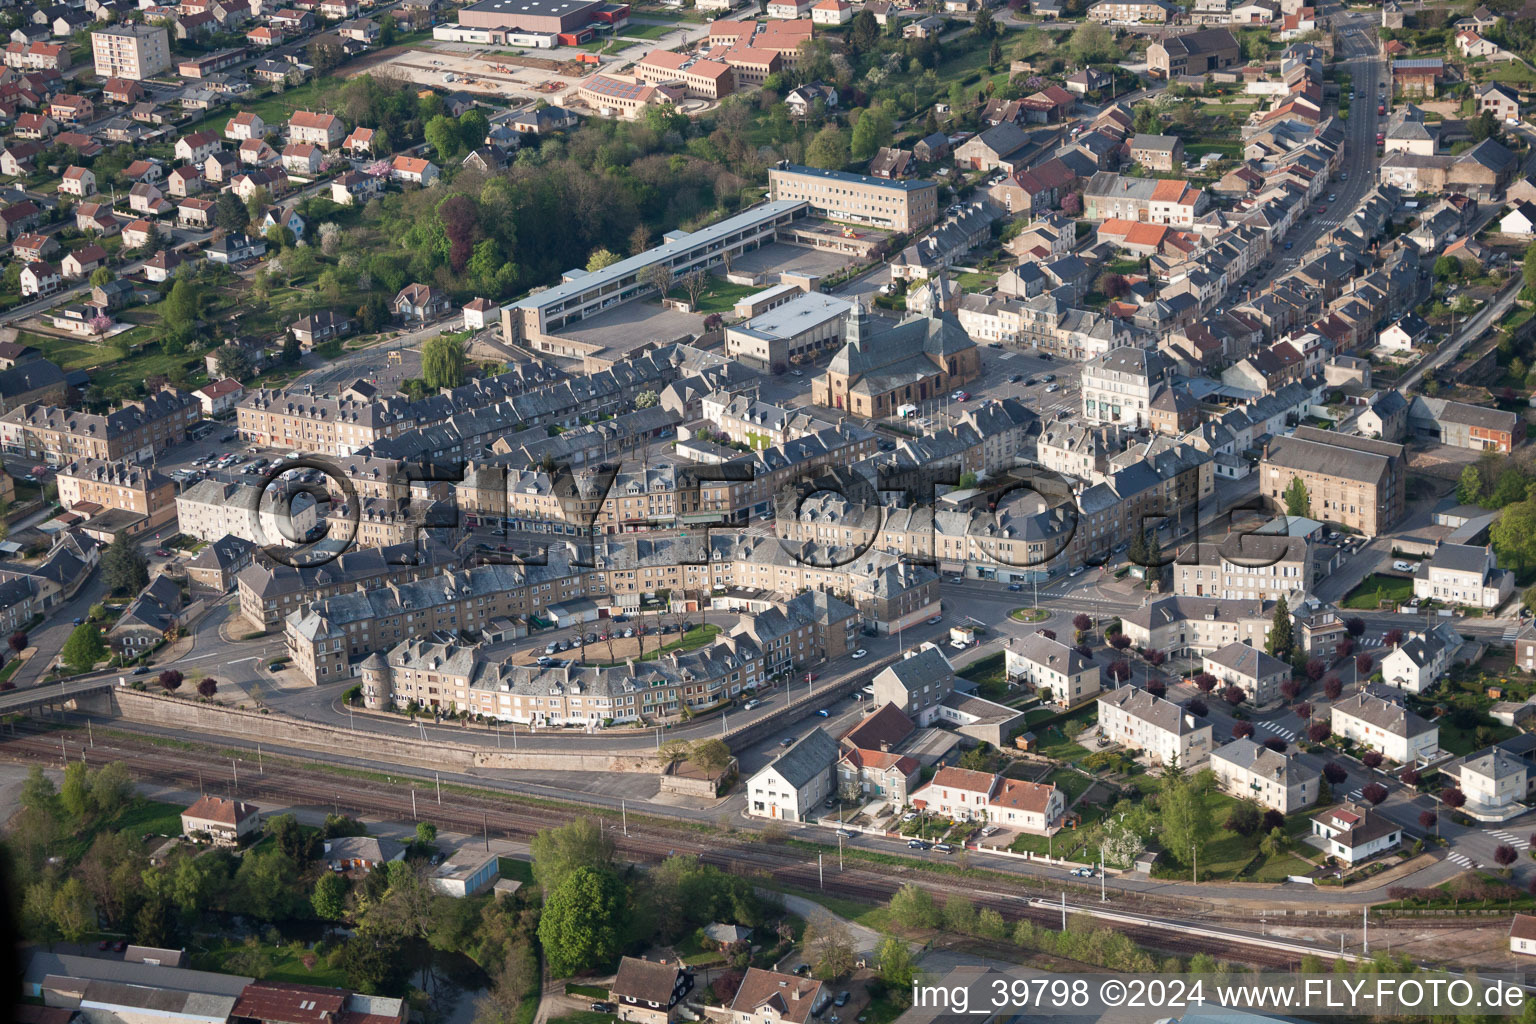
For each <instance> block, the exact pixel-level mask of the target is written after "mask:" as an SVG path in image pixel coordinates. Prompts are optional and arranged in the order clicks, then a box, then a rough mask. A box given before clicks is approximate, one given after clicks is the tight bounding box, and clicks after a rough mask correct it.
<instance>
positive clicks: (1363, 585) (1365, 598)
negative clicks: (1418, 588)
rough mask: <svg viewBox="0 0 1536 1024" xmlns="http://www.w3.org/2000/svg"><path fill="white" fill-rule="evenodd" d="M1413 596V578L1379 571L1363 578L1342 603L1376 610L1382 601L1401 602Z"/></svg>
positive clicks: (1345, 605)
mask: <svg viewBox="0 0 1536 1024" xmlns="http://www.w3.org/2000/svg"><path fill="white" fill-rule="evenodd" d="M1412 598H1413V580H1411V579H1409V578H1408V577H1406V576H1385V575H1383V574H1381V573H1379V572H1373V573H1371V574H1370V575H1369V576H1367V577H1366V578H1365V579H1363V580H1361V581H1360V585H1359V586H1357V587H1355V589H1354V590H1351V591H1350V592H1349V594H1348V596H1346V597H1345V598H1344V600H1343V601H1341V602H1340V604H1342V605H1343V606H1344V607H1345V608H1360V609H1369V610H1372V611H1374V610H1375V609H1376V608H1378V607H1379V606H1380V602H1382V601H1390V602H1392V603H1394V604H1400V603H1402V602H1404V601H1408V600H1411V599H1412Z"/></svg>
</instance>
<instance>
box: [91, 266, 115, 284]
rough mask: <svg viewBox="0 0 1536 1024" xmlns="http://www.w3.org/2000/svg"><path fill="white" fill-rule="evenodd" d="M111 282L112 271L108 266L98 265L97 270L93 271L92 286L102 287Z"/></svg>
mask: <svg viewBox="0 0 1536 1024" xmlns="http://www.w3.org/2000/svg"><path fill="white" fill-rule="evenodd" d="M111 283H112V271H110V270H108V269H107V268H106V267H97V268H96V269H95V270H93V271H91V286H92V287H93V288H102V287H105V286H106V285H109V284H111Z"/></svg>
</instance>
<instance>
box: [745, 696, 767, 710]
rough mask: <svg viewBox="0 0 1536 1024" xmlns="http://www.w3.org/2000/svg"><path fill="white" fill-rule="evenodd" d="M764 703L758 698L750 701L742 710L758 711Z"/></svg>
mask: <svg viewBox="0 0 1536 1024" xmlns="http://www.w3.org/2000/svg"><path fill="white" fill-rule="evenodd" d="M762 703H763V702H762V701H760V700H757V699H756V698H753V699H752V700H749V701H747V702H746V703H745V704H743V705H742V706H741V710H743V711H752V710H754V709H756V708H757V707H758V706H759V705H761V704H762Z"/></svg>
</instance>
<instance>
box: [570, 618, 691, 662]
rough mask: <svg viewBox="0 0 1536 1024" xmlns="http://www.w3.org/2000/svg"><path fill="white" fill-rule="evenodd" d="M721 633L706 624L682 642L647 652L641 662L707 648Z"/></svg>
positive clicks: (677, 641) (675, 641)
mask: <svg viewBox="0 0 1536 1024" xmlns="http://www.w3.org/2000/svg"><path fill="white" fill-rule="evenodd" d="M719 632H720V627H719V626H714V625H710V624H708V623H706V624H705V625H702V626H695V627H693V628H692V629H690V630H689V631H688V632H686V633H684V634H683V636H682V639H680V640H673V641H672V642H671V643H668V644H666V645H664V646H663V647H662V648H661V650H659V651H657V650H654V649H652V650H647V651H646V652H645V657H643V658H640V659H639V660H640V661H655V660H656V659H657V658H659V657H661V656H662V655H663V654H671V653H673V652H674V651H675V652H677V653H679V654H681V653H683V652H685V651H694V650H698V649H699V648H700V647H705V646H707V645H708V644H709V643H710V641H712V640H713V639H714V638H715V634H717V633H719ZM652 635H654V634H652ZM592 646H594V647H597V646H599V645H597V644H593V645H592ZM593 664H594V665H595V664H599V662H593ZM612 664H615V665H622V664H625V662H619V661H616V662H613V663H612Z"/></svg>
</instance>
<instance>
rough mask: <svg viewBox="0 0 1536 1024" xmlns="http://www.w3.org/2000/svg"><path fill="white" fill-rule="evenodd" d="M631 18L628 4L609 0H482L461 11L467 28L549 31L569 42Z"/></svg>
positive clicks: (548, 32)
mask: <svg viewBox="0 0 1536 1024" xmlns="http://www.w3.org/2000/svg"><path fill="white" fill-rule="evenodd" d="M628 21H629V5H628V4H623V3H608V2H606V0H480V2H479V3H475V4H470V5H469V6H468V7H465V8H464V9H463V10H461V11H459V24H460V25H462V26H463V27H465V28H483V29H492V30H495V31H498V32H524V33H547V34H550V35H554V36H556V37H558V39H559V41H560V42H561V43H563V44H565V45H567V46H574V45H578V44H580V43H584V42H586V41H587V40H588V39H590V38H591V37H592V35H593V33H594V31H595V30H596V29H598V28H608V27H613V28H618V27H620V26H623V25H624V24H626V23H627V22H628Z"/></svg>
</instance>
